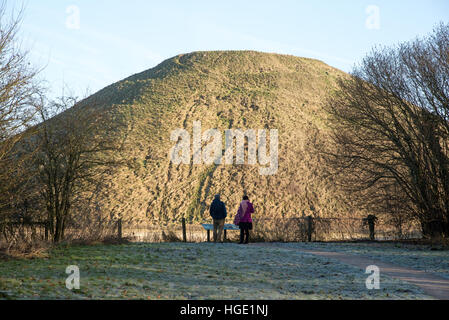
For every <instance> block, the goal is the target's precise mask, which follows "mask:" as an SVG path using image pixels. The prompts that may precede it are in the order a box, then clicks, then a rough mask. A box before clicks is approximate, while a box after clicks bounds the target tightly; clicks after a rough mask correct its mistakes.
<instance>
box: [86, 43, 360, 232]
mask: <svg viewBox="0 0 449 320" xmlns="http://www.w3.org/2000/svg"><path fill="white" fill-rule="evenodd" d="M340 76H343V77H344V76H346V74H345V73H343V72H341V71H339V70H337V69H335V68H332V67H330V66H328V65H326V64H324V63H323V62H321V61H318V60H312V59H306V58H299V57H295V56H287V55H279V54H267V53H260V52H253V51H216V52H194V53H190V54H182V55H178V56H176V57H174V58H171V59H168V60H166V61H164V62H162V63H161V64H160V65H158V66H157V67H155V68H153V69H150V70H147V71H144V72H142V73H139V74H136V75H133V76H131V77H129V78H127V79H125V80H122V81H120V82H117V83H115V84H112V85H110V86H108V87H106V88H104V89H103V90H101V91H99V92H98V93H96V94H95V95H93V96H92V97H90V98H88V99H95V100H96V101H101V107H102V108H104V111H105V112H109V113H111V114H112V115H113V117H114V118H115V119H120V120H121V121H124V122H125V123H126V124H127V126H126V130H124V132H123V135H126V148H127V151H126V154H127V156H129V161H128V166H127V167H125V168H120V169H117V170H115V172H111V173H110V174H109V175H108V176H105V177H104V179H102V183H103V184H102V187H101V192H98V193H95V194H93V195H91V196H92V201H91V203H90V207H91V208H96V210H97V211H98V210H99V211H100V212H101V213H102V214H104V215H105V216H109V215H111V216H113V217H114V216H122V217H124V218H126V219H127V220H133V221H135V222H137V223H139V222H143V221H146V222H166V221H177V220H179V219H180V218H182V217H185V218H187V219H188V220H190V221H198V220H202V219H203V217H207V216H208V212H207V209H208V204H210V202H211V201H212V199H213V195H214V194H216V193H221V194H223V198H224V199H225V201H226V202H227V205H228V211H229V212H230V214H231V215H233V213H234V212H235V211H236V210H237V206H238V203H239V201H240V198H241V196H242V195H243V193H244V192H246V193H247V194H248V195H249V196H250V199H251V200H252V201H253V202H254V205H255V208H256V215H257V216H259V217H261V216H263V217H288V216H294V215H295V216H297V215H302V214H306V215H309V214H312V215H316V216H323V217H326V216H346V215H348V214H351V215H357V214H358V213H357V212H353V211H352V210H351V208H350V207H349V206H348V204H347V203H346V201H345V200H346V198H345V195H344V194H343V193H341V192H340V191H339V190H336V188H335V186H334V185H333V183H332V181H326V180H324V179H322V178H320V177H321V174H320V173H321V172H322V170H324V169H323V167H322V165H321V163H322V161H321V160H320V157H319V156H318V155H317V154H316V152H315V146H316V145H318V144H321V143H328V142H327V141H328V139H327V131H326V115H325V114H324V112H323V108H322V107H323V103H324V99H325V97H326V95H327V94H328V93H330V92H331V91H332V90H333V89H334V88H335V81H336V79H337V78H338V77H340ZM195 120H201V122H202V127H203V131H204V130H207V129H211V128H217V129H219V130H220V131H222V132H223V131H224V130H225V129H228V128H242V129H250V128H251V129H262V128H270V129H278V130H279V170H278V172H277V174H275V175H273V176H261V175H259V171H258V168H259V166H250V165H233V166H230V165H212V166H206V165H193V164H192V165H173V164H171V163H170V161H169V157H168V153H169V150H170V148H171V147H172V146H173V142H171V141H170V133H171V132H172V130H174V129H176V128H185V129H187V130H188V131H189V132H192V125H193V122H194V121H195Z"/></svg>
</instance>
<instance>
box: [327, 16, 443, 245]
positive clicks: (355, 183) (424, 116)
mask: <svg viewBox="0 0 449 320" xmlns="http://www.w3.org/2000/svg"><path fill="white" fill-rule="evenodd" d="M328 109H329V112H330V114H331V123H332V126H333V141H334V142H335V150H333V151H331V152H328V155H330V157H328V159H329V160H330V162H331V163H332V164H333V165H334V166H335V167H336V168H337V169H338V171H337V172H338V174H339V175H340V178H341V179H340V181H342V184H343V185H344V186H345V187H346V188H347V189H348V190H350V191H351V192H353V193H354V195H358V198H357V199H358V200H359V201H358V203H359V204H364V205H366V206H367V207H370V208H371V209H373V208H375V210H378V211H385V212H387V211H388V210H389V209H388V208H391V206H392V205H393V206H394V207H396V208H401V209H400V210H399V211H400V212H401V214H404V212H407V214H408V215H409V216H410V217H412V218H414V219H417V220H418V221H419V222H420V223H421V227H422V231H423V234H424V235H426V236H436V235H444V236H449V158H448V138H449V122H448V121H449V25H444V24H440V25H439V26H437V27H436V28H435V30H434V32H433V34H431V35H430V36H428V37H426V38H423V39H416V40H414V41H411V42H406V43H403V44H400V45H399V46H397V47H393V48H375V49H374V50H373V51H372V52H371V53H370V54H369V55H368V56H367V57H366V58H365V59H364V60H363V62H362V63H361V64H360V65H359V66H358V67H356V68H355V70H354V71H353V72H352V77H350V78H349V79H342V80H340V81H339V88H338V91H337V93H336V94H335V95H334V96H333V97H332V98H331V99H330V101H329V108H328ZM392 190H395V191H394V193H393V192H392ZM390 214H391V212H390Z"/></svg>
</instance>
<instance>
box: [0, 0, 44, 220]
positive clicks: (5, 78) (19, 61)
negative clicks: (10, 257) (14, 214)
mask: <svg viewBox="0 0 449 320" xmlns="http://www.w3.org/2000/svg"><path fill="white" fill-rule="evenodd" d="M22 13H23V10H21V11H20V12H19V13H18V14H17V15H14V14H12V17H10V18H9V17H8V15H7V9H6V3H5V2H2V3H1V4H0V211H1V212H2V214H1V216H2V217H5V215H6V216H9V214H10V213H11V210H14V209H13V207H14V206H12V204H11V197H13V196H14V195H15V194H16V192H17V187H18V186H20V185H21V183H20V182H18V181H16V180H15V179H16V178H17V177H19V176H20V175H19V174H18V172H19V171H20V170H21V169H22V168H23V167H22V164H23V160H25V158H24V157H19V156H18V154H17V153H18V152H19V148H17V144H18V143H19V142H20V141H21V140H23V138H24V137H25V136H27V135H30V134H31V130H30V129H29V128H30V126H32V125H33V124H34V123H35V122H34V120H35V115H36V108H35V107H36V101H37V100H38V99H39V97H40V95H41V92H42V89H41V88H40V85H39V81H38V80H37V77H36V76H37V74H38V70H36V69H34V68H33V67H31V65H30V64H29V62H28V60H27V52H24V51H22V50H21V49H20V47H19V45H18V37H17V33H18V31H19V28H20V23H21V19H22ZM8 209H10V210H8Z"/></svg>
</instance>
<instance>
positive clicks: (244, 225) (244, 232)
mask: <svg viewBox="0 0 449 320" xmlns="http://www.w3.org/2000/svg"><path fill="white" fill-rule="evenodd" d="M239 227H240V243H248V242H249V230H251V229H252V227H253V226H252V223H251V222H240V224H239Z"/></svg>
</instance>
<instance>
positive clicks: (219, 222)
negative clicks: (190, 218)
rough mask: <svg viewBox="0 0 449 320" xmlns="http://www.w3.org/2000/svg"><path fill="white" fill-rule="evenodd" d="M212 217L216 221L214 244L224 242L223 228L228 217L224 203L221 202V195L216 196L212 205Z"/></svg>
mask: <svg viewBox="0 0 449 320" xmlns="http://www.w3.org/2000/svg"><path fill="white" fill-rule="evenodd" d="M209 212H210V215H211V217H212V219H213V220H214V242H217V241H219V242H222V243H223V240H222V235H223V228H224V223H225V219H226V216H227V213H226V206H225V204H224V202H223V201H221V200H220V195H219V194H217V195H215V199H214V201H212V204H211V205H210V210H209Z"/></svg>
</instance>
